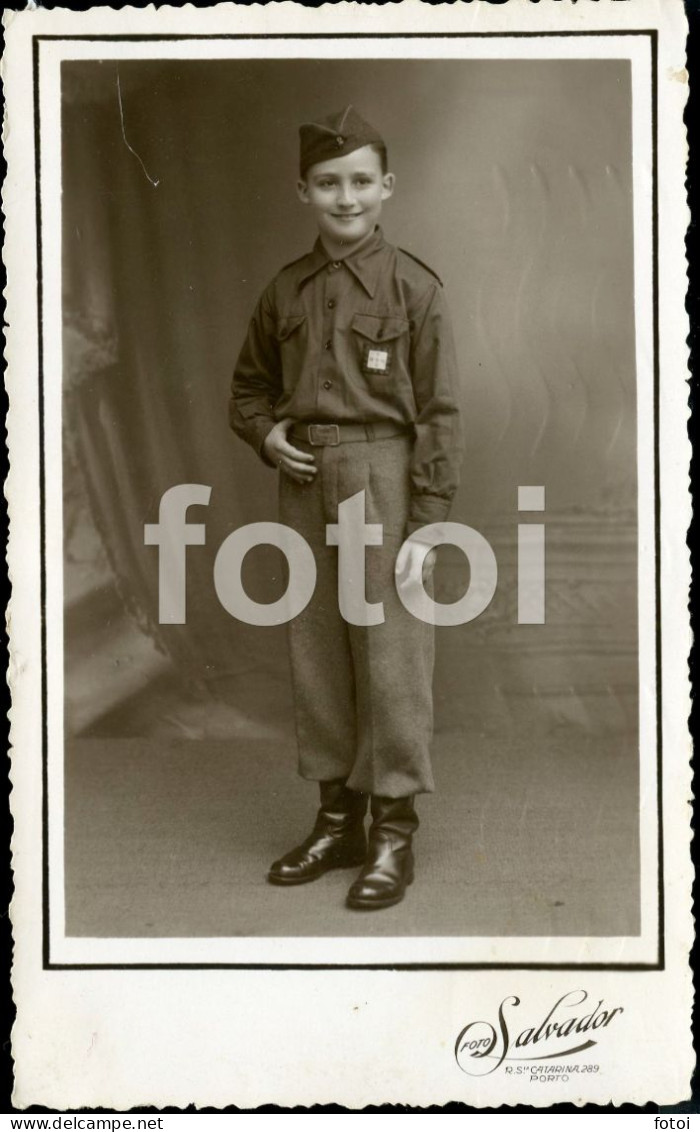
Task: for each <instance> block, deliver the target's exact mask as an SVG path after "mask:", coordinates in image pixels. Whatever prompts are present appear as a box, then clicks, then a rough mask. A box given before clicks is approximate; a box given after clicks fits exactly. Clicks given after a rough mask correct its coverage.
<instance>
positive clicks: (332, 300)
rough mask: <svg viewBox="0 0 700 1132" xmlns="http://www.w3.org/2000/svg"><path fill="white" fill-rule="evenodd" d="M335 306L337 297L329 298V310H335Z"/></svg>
mask: <svg viewBox="0 0 700 1132" xmlns="http://www.w3.org/2000/svg"><path fill="white" fill-rule="evenodd" d="M334 306H335V299H329V300H328V309H329V311H332V310H333V307H334Z"/></svg>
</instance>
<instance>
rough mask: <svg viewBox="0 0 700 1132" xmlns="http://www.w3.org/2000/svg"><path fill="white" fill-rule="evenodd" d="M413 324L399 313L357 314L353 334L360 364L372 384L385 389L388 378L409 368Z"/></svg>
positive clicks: (379, 388)
mask: <svg viewBox="0 0 700 1132" xmlns="http://www.w3.org/2000/svg"><path fill="white" fill-rule="evenodd" d="M409 328H410V324H409V322H408V320H407V319H405V318H401V317H399V316H398V315H375V314H356V315H355V316H354V318H353V320H352V330H353V337H354V338H355V341H356V343H357V348H358V350H359V355H360V366H361V368H362V372H363V373H364V375H365V377H366V378H367V381H368V383H369V385H370V386H371V387H372V388H376V389H378V390H380V391H381V390H382V389H384V388H386V384H387V378H389V377H394V376H396V375H397V374H398V373H399V372H400V371H403V370H405V368H406V364H407V359H408V345H409Z"/></svg>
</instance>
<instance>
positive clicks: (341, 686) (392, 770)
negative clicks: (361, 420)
mask: <svg viewBox="0 0 700 1132" xmlns="http://www.w3.org/2000/svg"><path fill="white" fill-rule="evenodd" d="M410 453H411V444H410V441H409V440H408V439H407V438H401V437H399V438H395V439H394V438H392V439H390V440H383V441H377V442H374V443H370V442H368V443H358V444H345V445H340V446H339V447H335V448H333V447H326V448H319V449H316V450H315V455H316V458H317V465H318V468H319V471H318V474H317V476H316V478H315V480H314V482H313V483H312V484H304V485H300V484H295V483H294V482H293V481H292V480H289V479H288V478H286V477H282V480H281V486H280V518H281V521H282V522H283V523H286V524H287V525H288V526H290V527H293V528H294V529H295V530H296V531H298V533H299V534H301V535H303V537H304V538H305V539H306V541H307V542H308V543H309V545H310V546H311V548H312V550H313V552H314V557H315V559H316V568H317V580H316V589H315V592H314V595H313V597H312V599H311V602H310V603H309V605H308V606H307V608H306V609H305V610H304V612H303V613H301V614H300V615H299V616H298V617H296V618H295V619H294V620H293V621H292V622H290V623H289V626H288V633H289V648H290V660H291V666H292V681H293V689H294V701H295V718H296V727H297V739H298V744H299V769H300V773H301V774H302V776H303V777H305V778H312V779H317V780H323V779H331V778H340V777H345V778H346V779H347V784H348V786H349V787H350V788H351V789H353V790H356V791H362V792H364V793H369V794H374V795H379V796H384V797H394V798H399V797H406V796H411V795H414V794H417V793H422V792H428V791H431V790H432V789H433V777H432V771H431V767H430V752H429V747H430V739H431V735H432V674H433V658H434V629H433V626H432V625H426V624H425V623H424V622H422V621H419V620H417V619H416V618H415V617H413V615H412V614H410V613H408V611H407V610H405V609H404V607H403V605H402V604H401V602H400V600H399V597H398V594H397V592H396V586H395V581H394V566H395V561H396V556H397V554H398V550H399V547H400V546H401V543H402V542H403V539H404V536H405V528H406V522H407V518H408V508H409V498H410V481H409V465H410ZM359 491H363V492H364V495H365V521H366V522H368V523H378V524H380V525H381V526H382V530H383V536H384V542H383V545H382V546H378V547H374V546H371V547H368V548H367V549H366V551H365V594H366V598H367V601H368V602H381V603H382V604H383V607H384V621H383V623H382V624H380V625H373V626H354V625H352V626H349V625H348V624H347V623H346V622H345V621H344V620H343V618H342V616H341V614H340V610H339V603H338V549H337V547H335V546H331V547H328V546H326V524H327V523H337V521H338V505H339V504H340V503H341V502H343V501H344V500H346V499H349V498H351V497H352V496H354V495H356V494H357V493H358V492H359Z"/></svg>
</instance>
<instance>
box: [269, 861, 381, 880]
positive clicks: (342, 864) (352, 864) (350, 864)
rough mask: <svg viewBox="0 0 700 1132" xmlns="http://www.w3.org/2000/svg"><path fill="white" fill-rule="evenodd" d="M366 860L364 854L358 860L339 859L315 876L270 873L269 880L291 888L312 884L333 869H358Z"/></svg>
mask: <svg viewBox="0 0 700 1132" xmlns="http://www.w3.org/2000/svg"><path fill="white" fill-rule="evenodd" d="M364 862H365V858H364V855H363V856H362V857H358V859H357V860H356V861H339V862H338V863H337V864H332V865H328V866H327V867H326V868H325V869H322V871H321V872H320V873H314V874H313V876H310V877H308V876H307V877H278V876H275V875H274V873H268V874H267V880H268V883H269V884H278V885H281V886H282V887H287V888H290V887H293V886H294V885H296V884H311V883H312V881H315V880H320V879H321V877H323V876H325V875H326V873H330V872H332V871H333V869H358V868H359V867H360V865H363V864H364Z"/></svg>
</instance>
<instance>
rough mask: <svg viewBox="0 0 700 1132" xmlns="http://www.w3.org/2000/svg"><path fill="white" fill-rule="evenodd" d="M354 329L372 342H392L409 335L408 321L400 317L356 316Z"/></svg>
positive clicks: (353, 324) (353, 323)
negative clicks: (394, 339) (403, 335)
mask: <svg viewBox="0 0 700 1132" xmlns="http://www.w3.org/2000/svg"><path fill="white" fill-rule="evenodd" d="M352 328H353V330H356V331H357V332H358V334H361V335H362V336H363V338H369V339H370V340H371V341H372V342H391V340H392V339H393V338H399V337H400V336H401V335H402V334H407V333H408V328H409V323H408V319H405V318H401V317H399V316H398V315H385V314H382V315H377V314H356V315H355V316H354V318H353V320H352Z"/></svg>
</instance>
